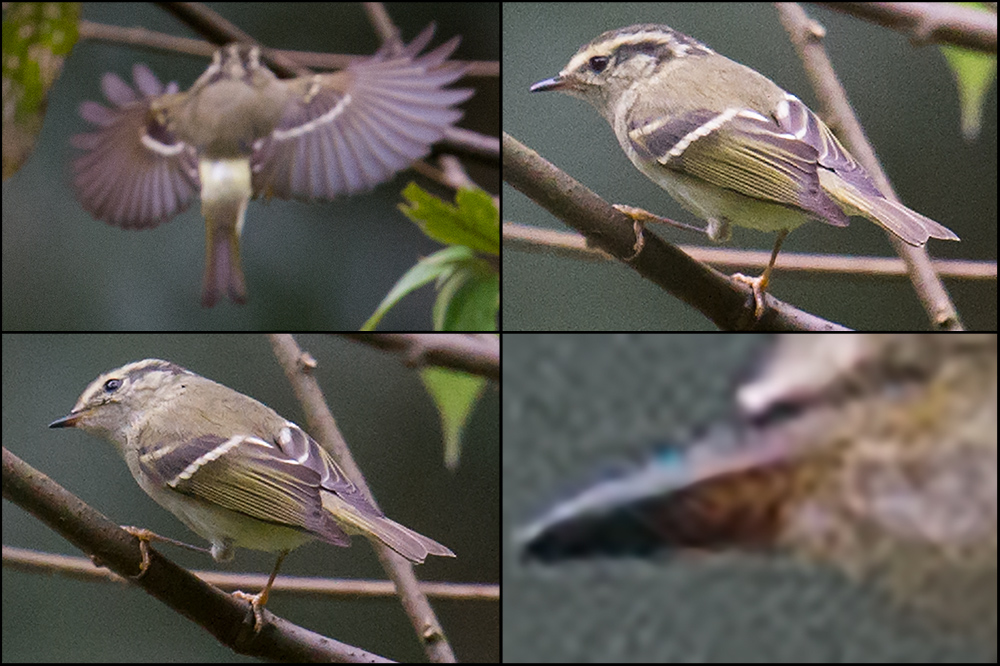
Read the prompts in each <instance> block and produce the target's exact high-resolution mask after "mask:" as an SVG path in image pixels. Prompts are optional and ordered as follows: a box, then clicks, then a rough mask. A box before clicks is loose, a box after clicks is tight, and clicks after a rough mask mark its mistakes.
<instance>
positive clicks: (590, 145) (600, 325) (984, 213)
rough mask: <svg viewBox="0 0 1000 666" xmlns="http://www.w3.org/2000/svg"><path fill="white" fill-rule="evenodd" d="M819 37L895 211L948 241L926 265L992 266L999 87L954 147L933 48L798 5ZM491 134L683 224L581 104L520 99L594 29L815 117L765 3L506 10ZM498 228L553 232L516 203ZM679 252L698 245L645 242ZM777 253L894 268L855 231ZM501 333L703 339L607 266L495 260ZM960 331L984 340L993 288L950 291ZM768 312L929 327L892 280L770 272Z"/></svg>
mask: <svg viewBox="0 0 1000 666" xmlns="http://www.w3.org/2000/svg"><path fill="white" fill-rule="evenodd" d="M807 10H808V12H809V13H810V15H811V16H812V17H813V18H815V19H816V20H818V21H819V22H820V23H821V24H822V25H823V26H824V27H825V28H826V29H827V36H826V41H825V46H826V48H827V50H828V51H829V53H830V56H831V58H832V61H833V66H834V67H835V68H836V71H837V74H838V75H839V76H840V77H841V80H842V82H843V84H844V86H845V88H846V90H847V94H848V96H849V98H850V101H851V103H852V104H853V106H854V109H855V111H856V113H857V114H858V117H859V118H860V120H861V124H862V126H863V127H864V128H865V131H866V132H867V134H868V137H869V139H870V141H871V143H872V144H873V145H874V146H875V149H876V151H877V153H878V155H879V157H880V158H881V160H882V163H883V166H884V168H885V169H886V171H887V173H888V174H889V178H890V180H891V181H892V182H893V185H894V186H895V188H896V191H897V193H898V194H899V196H900V197H901V198H902V200H903V202H904V203H906V204H907V205H908V206H910V207H911V208H913V209H914V210H917V211H919V212H921V213H923V214H925V215H927V216H929V217H931V218H933V219H935V220H937V221H938V222H941V223H942V224H945V225H946V226H948V227H950V228H951V229H953V230H955V232H956V233H958V235H959V236H961V237H962V241H961V242H959V243H946V242H942V241H937V242H935V241H931V243H930V245H929V247H930V253H931V255H932V256H933V257H940V258H954V259H974V260H981V261H993V262H995V261H996V258H997V251H996V248H997V235H996V234H997V197H996V182H997V178H996V174H997V134H996V119H997V113H996V88H995V84H994V89H993V92H992V93H991V94H990V95H989V96H988V97H987V102H986V104H987V109H986V111H985V113H984V127H983V130H982V135H981V136H980V138H979V139H978V141H976V142H975V143H972V144H968V143H966V142H965V141H964V140H963V139H962V138H961V136H960V129H959V112H958V102H957V99H956V92H955V85H954V82H953V80H952V75H951V73H950V71H949V70H948V68H947V67H946V65H945V61H944V58H943V57H942V56H941V54H940V53H939V52H938V50H937V49H936V48H935V47H933V46H925V47H923V48H915V47H913V46H912V45H911V44H910V43H909V41H908V40H907V38H906V37H905V36H904V35H902V34H900V33H897V32H894V31H891V30H887V29H883V28H880V27H878V26H875V25H871V24H869V23H866V22H863V21H860V20H857V19H853V18H851V17H848V16H846V15H844V14H840V13H836V12H831V11H828V10H825V9H823V8H821V7H818V6H815V5H809V6H808V9H807ZM503 12H504V13H503V22H504V23H503V37H504V54H503V85H504V91H505V93H504V100H503V109H504V121H503V122H504V131H506V132H508V133H510V134H511V135H513V136H514V138H516V139H518V140H520V141H522V142H523V143H525V144H527V145H528V146H529V147H530V148H532V149H534V150H537V151H538V152H539V153H540V154H541V156H542V157H544V158H545V159H547V160H550V161H551V162H553V163H554V164H555V165H556V166H557V167H559V168H561V169H563V170H564V171H566V172H568V173H569V174H570V175H571V176H573V177H574V178H576V179H577V180H579V181H580V182H582V183H583V184H584V185H585V186H587V187H589V188H591V189H592V190H594V191H595V192H597V194H599V195H600V196H602V197H604V199H605V200H607V201H609V202H611V203H627V204H631V205H633V206H639V207H642V208H646V209H648V210H650V211H652V212H654V213H659V214H661V215H666V216H670V217H676V218H677V219H679V220H681V221H685V222H693V221H695V218H694V216H692V215H691V214H689V213H688V212H687V211H685V210H683V209H682V208H680V206H679V205H677V204H675V203H674V201H673V200H672V199H671V198H670V196H669V195H668V194H666V193H665V192H664V191H663V190H661V189H660V188H659V187H658V186H657V185H655V184H654V183H653V182H652V181H650V180H648V179H647V178H646V177H645V176H643V175H642V174H641V173H639V172H638V171H636V170H635V168H634V167H633V166H632V164H631V163H630V162H629V161H628V158H627V157H625V155H624V153H622V151H621V148H620V147H619V146H618V142H617V141H616V140H615V137H614V134H613V132H612V131H611V128H610V127H609V126H608V124H607V122H606V121H605V120H604V119H603V118H601V117H600V116H598V115H597V113H596V111H594V109H593V108H591V107H590V105H588V104H586V103H585V102H583V101H582V100H578V99H575V98H570V97H567V96H566V95H561V94H558V93H535V94H531V93H529V92H528V87H529V86H530V85H531V84H532V83H535V82H536V81H540V80H542V79H546V78H549V77H550V76H554V75H555V74H557V73H558V72H559V70H560V69H562V67H563V66H564V65H565V64H566V62H567V61H568V60H569V58H570V56H572V55H573V53H575V52H576V50H577V48H579V47H580V46H581V45H582V44H585V43H587V42H589V41H590V40H591V39H593V38H594V37H597V36H598V35H599V34H601V33H602V32H604V31H606V30H612V29H615V28H620V27H624V26H627V25H631V24H634V23H665V24H667V25H669V26H671V27H673V28H675V29H677V30H680V31H681V32H683V33H686V34H688V35H691V36H692V37H694V38H695V39H698V40H700V41H702V42H704V43H706V44H707V45H708V46H710V47H711V48H713V49H715V50H716V51H718V52H719V53H722V54H723V55H725V56H727V57H729V58H732V59H733V60H736V61H737V62H741V63H743V64H745V65H748V66H750V67H752V68H754V69H756V70H758V71H760V72H761V73H763V74H764V75H765V76H768V77H769V78H771V79H772V80H774V81H775V82H776V83H777V84H778V85H780V86H782V87H783V88H785V89H786V90H788V91H789V92H791V93H793V94H795V95H797V96H799V97H801V98H802V99H803V101H805V102H806V104H809V105H810V106H814V105H815V99H814V97H813V95H812V92H811V88H810V87H809V84H808V82H807V81H806V79H805V77H804V75H803V72H802V67H801V65H800V64H799V61H798V58H797V56H796V54H795V52H794V50H793V48H792V46H791V45H790V43H789V41H788V37H787V36H786V34H785V31H784V29H783V28H782V27H781V26H780V25H779V24H778V20H777V16H776V13H775V10H774V8H773V7H770V6H769V5H767V4H766V3H664V4H657V3H589V4H586V5H577V4H566V3H511V4H507V5H505V6H504V10H503ZM504 196H505V199H504V220H505V221H511V222H519V223H522V224H530V225H535V226H538V227H544V228H552V229H559V230H566V227H565V225H564V224H563V223H562V222H560V221H558V220H556V219H555V218H553V217H552V216H551V215H550V214H548V213H547V212H545V211H544V210H542V209H541V208H539V207H538V206H537V205H536V204H534V203H533V202H531V201H529V200H528V199H527V198H526V197H524V196H523V195H521V194H519V193H517V192H516V191H515V190H514V189H513V188H511V187H509V186H508V187H506V188H505V190H504ZM656 233H659V234H660V235H662V236H663V237H664V238H666V239H667V240H669V241H670V242H674V243H681V244H697V243H702V244H710V243H709V242H708V241H707V240H706V239H704V237H699V236H698V235H696V234H692V233H684V232H680V231H676V230H657V231H656ZM773 244H774V235H773V234H765V233H760V232H757V231H754V230H750V229H736V230H734V234H733V240H732V241H731V242H730V244H729V245H728V246H729V247H734V248H747V249H760V250H765V251H767V250H770V249H771V247H772V246H773ZM783 251H790V252H824V253H845V254H859V255H875V256H893V254H892V247H891V245H890V243H889V241H888V240H887V239H886V237H885V233H884V232H883V231H882V230H881V229H879V228H878V227H876V226H875V225H874V224H871V223H870V222H868V221H867V220H864V219H861V218H853V219H852V222H851V226H850V227H848V228H847V229H840V228H835V227H831V226H828V225H823V224H818V223H810V224H807V225H805V226H803V227H801V228H800V229H798V230H796V231H795V232H794V233H792V234H791V235H789V237H788V239H787V240H786V242H785V245H784V248H783ZM503 268H504V283H503V286H504V311H503V316H504V324H505V326H506V330H541V329H545V330H609V329H610V330H619V329H630V330H664V329H666V330H714V327H713V326H712V324H711V323H710V322H708V321H706V320H705V318H704V317H703V316H702V315H701V314H699V313H698V312H695V311H694V310H692V309H691V308H689V307H687V306H686V305H684V304H683V303H681V302H680V301H678V300H677V299H676V298H674V297H672V296H670V295H669V294H666V293H664V292H663V291H662V290H661V289H660V288H659V287H657V286H655V285H653V284H652V283H650V282H648V281H646V280H643V279H642V278H640V277H639V276H638V275H637V274H636V273H635V272H634V271H632V270H630V269H628V268H626V267H624V266H622V265H620V264H618V263H614V262H605V263H593V262H583V261H579V260H572V259H566V258H559V257H552V256H546V255H544V254H528V253H524V252H505V253H504V264H503ZM946 286H947V288H948V290H949V291H950V293H951V295H952V297H953V298H954V299H955V302H956V305H957V307H958V310H959V312H960V313H961V314H962V316H963V317H964V318H965V323H966V324H967V325H968V327H969V328H976V329H980V330H983V329H985V330H996V328H997V318H996V303H997V292H996V281H995V280H985V281H979V282H972V281H968V280H947V281H946ZM772 291H773V292H774V294H775V295H776V296H777V297H778V298H781V299H784V300H787V301H789V302H790V303H792V304H794V305H796V306H798V307H801V308H802V309H804V310H807V311H810V312H814V313H816V314H818V315H820V316H823V317H826V318H829V319H833V320H834V321H837V322H840V323H843V324H845V325H847V326H850V327H853V328H858V329H867V330H872V329H874V330H883V329H889V330H903V329H921V330H922V329H926V328H927V326H928V324H927V316H926V314H925V313H924V312H923V311H922V310H921V308H920V305H919V303H918V302H917V299H916V297H915V296H914V293H913V289H912V287H911V286H910V284H909V282H908V281H907V280H905V279H904V278H873V277H856V276H855V277H848V276H837V275H833V276H830V275H813V276H810V275H806V274H792V273H787V272H782V271H781V269H780V261H779V267H778V270H777V272H776V274H775V276H774V281H773V282H772Z"/></svg>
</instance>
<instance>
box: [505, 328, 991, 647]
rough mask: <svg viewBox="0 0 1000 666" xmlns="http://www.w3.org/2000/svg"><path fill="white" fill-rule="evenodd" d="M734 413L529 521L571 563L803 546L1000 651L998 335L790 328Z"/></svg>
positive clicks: (807, 556) (806, 555)
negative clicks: (999, 625)
mask: <svg viewBox="0 0 1000 666" xmlns="http://www.w3.org/2000/svg"><path fill="white" fill-rule="evenodd" d="M734 412H735V414H734V416H733V418H732V419H731V420H730V421H729V422H726V423H722V424H713V425H711V426H710V427H709V428H708V429H707V430H706V432H705V434H704V435H702V436H701V437H697V438H694V440H693V441H692V442H691V443H689V444H686V445H684V446H670V447H664V448H663V449H661V450H660V451H658V452H657V453H656V455H655V456H653V457H652V460H651V461H649V462H648V463H647V464H646V465H645V466H641V467H639V468H638V469H635V470H634V471H632V472H631V473H626V474H622V475H617V476H615V477H614V478H612V479H610V480H605V481H603V482H601V483H598V484H596V485H594V486H591V487H589V488H587V489H585V490H583V491H582V492H580V493H578V494H576V495H575V496H571V497H570V498H569V499H566V500H565V501H563V502H561V503H558V504H556V505H555V506H554V507H553V508H551V509H550V510H549V511H547V512H545V513H544V514H543V515H542V516H541V517H540V518H538V519H537V520H535V521H534V522H532V523H530V524H528V525H527V526H525V527H523V528H521V529H520V530H518V532H517V534H516V540H517V544H518V546H519V549H520V550H519V552H520V553H521V554H522V555H523V557H524V558H525V559H526V560H528V561H530V562H539V561H540V562H544V563H548V564H554V563H556V562H560V561H563V560H570V559H573V560H577V559H581V558H595V557H606V558H607V557H621V556H631V557H635V556H649V555H652V554H654V553H661V552H668V553H671V554H679V555H682V554H683V553H684V552H688V551H702V552H705V551H707V552H716V551H736V552H767V553H772V552H773V553H779V554H789V555H792V556H795V557H798V558H800V559H802V560H803V561H805V562H806V563H817V564H821V565H828V566H830V567H833V568H834V569H835V570H838V571H840V572H842V573H843V574H845V575H846V577H847V579H848V580H851V581H858V582H862V583H872V584H873V585H874V586H875V588H876V589H878V590H879V591H881V592H883V593H884V596H885V598H887V599H890V600H891V601H892V603H894V604H898V605H899V606H900V607H901V608H905V609H907V611H915V612H913V613H912V615H913V616H914V618H922V620H918V621H924V622H928V623H929V624H932V625H933V626H935V627H943V628H945V629H946V631H948V632H949V633H951V634H954V635H958V636H962V637H971V638H974V639H975V640H977V641H982V642H984V643H985V644H986V645H988V646H991V647H992V650H993V652H994V653H995V652H996V616H997V603H996V589H997V588H996V583H997V349H996V336H995V335H964V336H945V335H932V334H905V335H862V336H850V337H844V336H836V337H834V336H820V335H786V336H782V337H779V338H778V339H777V343H776V344H775V345H774V347H773V348H772V349H770V350H769V353H768V354H767V355H766V357H765V358H764V359H763V361H762V362H761V363H760V364H759V367H758V369H757V373H756V374H755V375H754V376H753V377H752V378H750V379H749V380H748V381H746V382H745V383H743V384H742V385H740V386H739V387H738V389H737V390H736V392H735V410H734Z"/></svg>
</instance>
